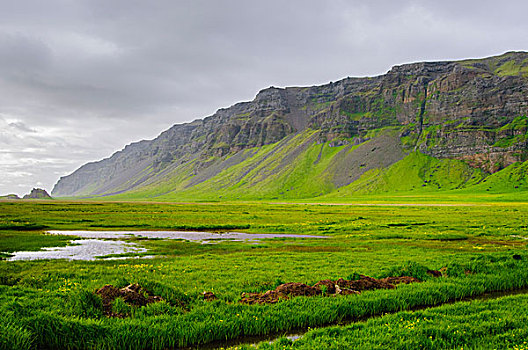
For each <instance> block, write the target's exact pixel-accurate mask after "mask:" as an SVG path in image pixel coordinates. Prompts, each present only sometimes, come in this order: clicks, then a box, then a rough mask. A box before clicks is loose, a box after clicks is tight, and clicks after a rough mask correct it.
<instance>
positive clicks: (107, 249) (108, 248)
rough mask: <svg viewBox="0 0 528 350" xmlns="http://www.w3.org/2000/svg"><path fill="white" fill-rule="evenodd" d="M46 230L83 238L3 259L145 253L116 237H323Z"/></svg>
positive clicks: (92, 257)
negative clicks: (64, 244)
mask: <svg viewBox="0 0 528 350" xmlns="http://www.w3.org/2000/svg"><path fill="white" fill-rule="evenodd" d="M48 233H49V234H52V235H66V236H77V237H79V238H83V239H80V240H73V241H70V243H71V244H72V245H69V246H66V247H53V248H42V249H41V250H40V251H35V252H14V253H11V254H12V255H13V256H11V257H10V258H8V259H7V260H10V261H13V260H41V259H68V260H95V259H97V258H101V257H104V256H107V255H113V254H139V253H145V252H146V251H147V249H145V248H141V247H138V246H137V245H136V244H135V243H128V242H125V241H116V239H127V238H132V237H141V238H146V239H183V240H187V241H199V242H202V244H211V243H218V242H219V241H222V240H230V241H246V242H249V243H253V244H255V243H257V242H258V241H259V240H261V239H268V238H327V237H324V236H310V235H292V234H265V233H261V234H249V233H241V232H226V233H213V232H189V231H48ZM132 257H134V256H132ZM148 257H150V256H148ZM127 258H129V257H127ZM143 258H147V256H143ZM105 259H123V257H119V258H118V257H109V258H105Z"/></svg>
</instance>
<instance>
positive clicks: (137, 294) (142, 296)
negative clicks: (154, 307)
mask: <svg viewBox="0 0 528 350" xmlns="http://www.w3.org/2000/svg"><path fill="white" fill-rule="evenodd" d="M95 294H97V295H99V296H100V297H101V299H103V311H104V314H105V315H106V316H108V317H124V316H125V315H123V314H119V313H115V312H113V311H112V303H113V302H114V300H115V299H117V298H122V299H123V300H124V301H125V303H127V304H128V305H130V306H136V307H140V306H145V305H147V304H150V303H156V302H159V301H162V300H163V299H162V298H161V297H159V296H155V295H152V293H149V292H148V291H147V290H146V289H144V288H143V287H141V286H140V285H139V284H137V283H135V284H130V285H128V286H126V287H124V288H117V287H115V286H113V285H111V284H107V285H106V286H104V287H102V288H100V289H98V290H96V291H95Z"/></svg>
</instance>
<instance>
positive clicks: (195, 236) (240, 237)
mask: <svg viewBox="0 0 528 350" xmlns="http://www.w3.org/2000/svg"><path fill="white" fill-rule="evenodd" d="M48 233H49V234H52V235H66V236H77V237H82V238H95V239H119V238H131V237H134V236H135V237H141V238H150V239H183V240H186V241H197V242H200V241H201V242H202V243H214V241H217V242H218V241H221V240H231V241H258V240H261V239H270V238H328V237H327V236H314V235H294V234H281V233H243V232H224V233H216V232H193V231H48Z"/></svg>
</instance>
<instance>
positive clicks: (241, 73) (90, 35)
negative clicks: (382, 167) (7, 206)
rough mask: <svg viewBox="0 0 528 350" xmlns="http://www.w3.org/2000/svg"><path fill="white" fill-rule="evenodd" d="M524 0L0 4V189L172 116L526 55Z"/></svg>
mask: <svg viewBox="0 0 528 350" xmlns="http://www.w3.org/2000/svg"><path fill="white" fill-rule="evenodd" d="M526 10H528V4H526V3H525V2H524V1H504V2H501V4H500V6H498V5H497V3H496V2H492V1H489V0H483V1H432V0H422V1H417V0H404V1H388V0H386V1H381V0H373V1H369V2H365V1H359V0H351V1H346V0H334V1H325V2H323V1H310V0H303V1H301V0H292V1H278V0H270V1H259V2H257V1H243V0H225V1H205V0H194V1H190V0H177V1H173V0H160V1H155V2H145V1H139V0H116V1H106V0H96V1H93V0H81V1H69V2H64V1H61V0H49V1H40V0H33V1H30V0H28V1H4V2H2V3H0V174H1V175H2V180H0V193H7V192H16V193H20V194H21V193H24V192H27V191H29V190H30V189H31V187H33V186H35V185H37V184H39V183H40V184H39V186H43V187H45V188H47V189H51V187H52V186H53V183H54V182H56V181H57V179H58V177H59V176H61V175H66V174H67V173H69V172H71V171H73V170H75V168H77V167H79V166H80V165H82V164H83V163H85V162H87V161H93V160H97V159H100V158H103V157H106V156H109V155H110V154H111V153H113V152H114V151H116V150H118V149H121V148H122V147H123V146H124V145H125V144H127V143H130V142H132V141H136V140H139V139H145V138H153V137H155V136H156V135H157V134H159V133H160V132H161V131H163V130H164V129H166V128H167V127H169V126H170V125H172V124H174V123H181V122H185V121H190V120H193V119H196V118H201V117H204V116H206V115H210V114H212V113H213V112H214V111H215V110H216V109H217V108H220V107H226V106H229V105H231V104H233V103H235V102H238V101H241V100H250V99H252V98H253V96H254V95H255V94H256V92H257V91H258V90H260V89H262V88H265V87H267V86H270V85H274V86H289V85H313V84H321V83H325V82H328V81H335V80H338V79H340V78H343V77H345V76H365V75H377V74H381V73H384V72H385V71H387V70H388V69H390V67H391V66H393V65H395V64H401V63H405V62H413V61H420V60H443V59H460V58H467V57H483V56H489V55H493V54H500V53H502V52H505V51H509V50H525V49H526V43H525V42H526V38H525V33H527V32H528V23H527V22H526V21H525V19H524V14H525V13H526Z"/></svg>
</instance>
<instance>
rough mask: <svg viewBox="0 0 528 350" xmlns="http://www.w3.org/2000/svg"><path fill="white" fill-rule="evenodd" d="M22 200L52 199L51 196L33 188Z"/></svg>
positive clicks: (44, 191)
mask: <svg viewBox="0 0 528 350" xmlns="http://www.w3.org/2000/svg"><path fill="white" fill-rule="evenodd" d="M22 199H52V198H51V196H50V195H49V194H48V192H46V190H43V189H41V188H34V189H32V190H31V192H30V193H28V194H26V195H25V196H24V197H22Z"/></svg>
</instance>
